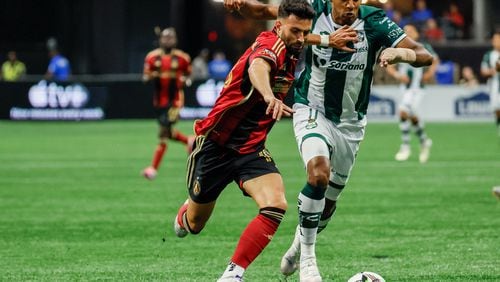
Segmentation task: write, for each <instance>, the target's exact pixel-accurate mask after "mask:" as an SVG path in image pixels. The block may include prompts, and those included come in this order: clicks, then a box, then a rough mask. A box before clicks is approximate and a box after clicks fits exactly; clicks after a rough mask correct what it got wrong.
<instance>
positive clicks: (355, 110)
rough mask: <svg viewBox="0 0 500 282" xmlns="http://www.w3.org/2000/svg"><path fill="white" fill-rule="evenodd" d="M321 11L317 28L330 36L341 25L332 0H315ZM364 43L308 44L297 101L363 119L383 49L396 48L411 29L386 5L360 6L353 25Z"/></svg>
mask: <svg viewBox="0 0 500 282" xmlns="http://www.w3.org/2000/svg"><path fill="white" fill-rule="evenodd" d="M310 1H311V5H312V6H313V7H314V9H315V10H316V17H315V19H314V21H313V27H312V33H314V34H322V35H323V34H325V35H328V34H330V33H333V32H334V31H335V30H337V29H339V28H341V27H342V26H341V25H338V24H336V23H334V22H333V18H332V15H331V13H332V5H331V2H330V1H329V0H327V1H325V0H310ZM351 26H352V27H353V28H354V29H355V30H356V32H357V34H358V39H359V42H358V43H356V44H354V45H351V46H350V47H351V48H354V49H356V52H354V53H353V52H345V51H342V50H339V49H334V48H329V47H321V46H319V45H318V46H316V45H314V46H309V47H308V48H307V50H306V54H305V62H306V65H305V69H304V70H303V71H302V73H301V74H300V77H299V78H298V80H297V81H296V84H295V94H294V98H295V103H301V104H305V105H308V106H310V107H311V108H314V109H316V110H318V111H320V112H322V113H323V114H324V115H325V117H326V118H327V119H329V120H331V121H333V122H335V123H340V122H341V121H342V122H350V123H353V122H355V123H356V122H357V121H361V120H364V116H365V114H366V110H367V107H368V101H369V98H370V97H369V96H370V90H371V84H372V77H373V66H374V64H375V63H376V57H377V53H378V51H379V50H380V49H381V48H383V47H394V46H395V45H397V44H398V43H399V42H400V41H401V40H403V38H405V36H406V34H405V33H404V31H403V30H402V29H401V28H400V27H399V26H398V25H397V24H395V23H394V22H393V21H391V20H390V19H389V18H387V17H386V15H385V13H384V11H383V10H381V9H378V8H375V7H371V6H365V5H361V6H360V8H359V15H358V19H357V20H356V21H355V22H354V23H353V24H352V25H351Z"/></svg>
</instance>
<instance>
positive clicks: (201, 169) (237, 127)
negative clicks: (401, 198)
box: [174, 0, 315, 281]
mask: <svg viewBox="0 0 500 282" xmlns="http://www.w3.org/2000/svg"><path fill="white" fill-rule="evenodd" d="M314 15H315V13H314V10H313V8H312V7H311V5H310V4H309V3H308V2H307V0H283V1H282V2H281V5H280V6H279V12H278V20H277V21H276V24H275V27H274V29H273V30H272V31H267V32H263V33H261V34H260V35H259V36H258V37H257V39H256V40H255V43H254V44H253V45H252V46H251V47H250V48H248V49H247V50H246V52H245V53H244V54H243V55H242V56H241V57H240V59H239V60H238V62H237V63H236V65H235V66H234V67H233V69H232V70H231V72H230V73H229V74H228V76H227V78H226V81H225V85H224V88H223V89H222V91H221V93H220V96H219V98H217V101H216V103H215V106H214V107H213V108H212V110H211V111H210V113H209V114H208V116H207V117H206V118H205V119H203V120H200V121H197V122H196V124H195V132H196V134H197V137H196V142H195V143H196V145H195V146H194V148H193V152H192V153H191V155H190V156H189V161H188V172H187V180H188V183H187V184H188V191H189V199H188V200H187V201H186V202H185V203H184V204H183V205H182V206H181V207H180V209H179V212H178V214H177V216H176V218H175V221H174V229H175V232H176V235H177V236H178V237H184V236H186V235H187V234H188V233H191V234H197V233H199V232H201V231H202V229H203V228H204V227H205V224H206V222H207V221H208V219H209V218H210V215H211V214H212V211H213V209H214V207H215V203H216V201H217V198H218V197H219V195H220V193H221V192H222V191H223V190H224V188H225V187H226V186H227V185H228V184H229V183H231V182H232V181H234V182H236V183H237V184H238V185H239V187H240V189H241V191H242V192H243V193H244V195H246V196H250V197H252V199H253V200H254V201H255V203H256V204H257V206H258V207H259V212H258V214H257V215H256V217H255V218H254V219H253V220H251V221H250V223H249V224H248V225H247V227H246V229H245V230H244V231H243V233H242V234H241V236H240V240H239V242H238V245H237V246H236V250H235V251H234V254H233V257H232V258H231V262H230V263H229V265H228V266H227V268H226V271H225V272H224V273H223V274H222V276H221V277H220V279H219V281H242V277H243V272H244V271H245V269H246V268H247V267H248V266H249V265H250V264H251V263H252V262H253V261H254V260H255V259H256V258H257V256H258V255H259V254H260V253H261V252H262V250H263V249H264V248H265V247H266V246H267V244H268V243H269V242H270V241H271V238H272V237H273V235H274V233H275V232H276V230H277V228H278V226H279V225H280V222H281V220H282V218H283V215H284V214H285V210H286V208H287V202H286V199H285V188H284V185H283V180H282V178H281V174H280V172H279V170H278V168H277V167H276V165H275V163H274V160H273V158H272V156H271V154H270V153H269V151H268V150H267V149H266V148H265V141H266V138H267V134H268V133H269V131H270V130H271V128H272V126H273V125H274V123H275V122H276V120H279V119H280V118H281V117H282V116H283V115H285V116H290V115H291V114H292V112H293V110H292V109H291V108H289V107H288V106H286V105H285V104H284V103H283V99H284V98H285V95H286V94H287V93H288V90H289V89H290V87H291V86H292V83H293V80H294V72H295V68H296V64H297V58H298V55H299V54H300V53H301V50H302V48H303V45H304V38H305V36H306V35H307V34H308V33H309V30H310V29H311V26H312V19H313V17H314ZM236 205H237V204H236ZM235 209H236V210H237V209H238V207H237V206H236V207H235Z"/></svg>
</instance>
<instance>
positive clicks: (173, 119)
mask: <svg viewBox="0 0 500 282" xmlns="http://www.w3.org/2000/svg"><path fill="white" fill-rule="evenodd" d="M179 113H180V108H178V107H170V108H169V109H168V111H167V119H168V123H169V125H170V126H169V127H170V129H171V130H170V131H171V134H170V137H169V138H170V139H172V140H174V141H178V142H181V143H183V144H184V145H186V146H187V149H188V152H189V151H190V147H189V145H191V146H192V141H193V139H194V138H193V136H187V135H185V134H183V133H182V132H180V131H179V130H177V129H175V128H174V125H175V124H176V123H177V121H178V120H179ZM190 142H191V144H190Z"/></svg>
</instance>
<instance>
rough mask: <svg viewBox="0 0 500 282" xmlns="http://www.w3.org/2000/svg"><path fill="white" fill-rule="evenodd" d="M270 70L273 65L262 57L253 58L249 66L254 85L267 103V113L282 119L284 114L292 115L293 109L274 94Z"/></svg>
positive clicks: (249, 73)
mask: <svg viewBox="0 0 500 282" xmlns="http://www.w3.org/2000/svg"><path fill="white" fill-rule="evenodd" d="M270 72H271V66H270V65H269V63H268V62H266V61H265V60H264V59H261V58H257V59H255V60H253V61H252V63H251V64H250V67H249V68H248V75H249V77H250V81H251V82H252V85H253V86H254V87H255V89H257V91H259V93H261V95H262V97H263V98H264V101H265V102H266V103H267V109H266V114H267V115H268V114H271V113H272V115H273V119H276V120H280V119H281V117H282V116H283V115H285V116H291V115H292V113H293V110H292V109H291V108H290V107H288V106H287V105H285V104H284V103H283V101H281V100H279V99H278V98H276V97H275V96H274V93H273V90H272V89H271V85H270V83H269V82H270Z"/></svg>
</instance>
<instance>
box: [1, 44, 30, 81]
mask: <svg viewBox="0 0 500 282" xmlns="http://www.w3.org/2000/svg"><path fill="white" fill-rule="evenodd" d="M25 74H26V66H25V65H24V63H23V62H21V61H19V60H18V59H17V55H16V52H15V51H9V53H7V61H5V62H4V63H3V64H2V69H1V72H0V80H4V81H17V80H19V79H20V78H22V77H23V76H24V75H25Z"/></svg>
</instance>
